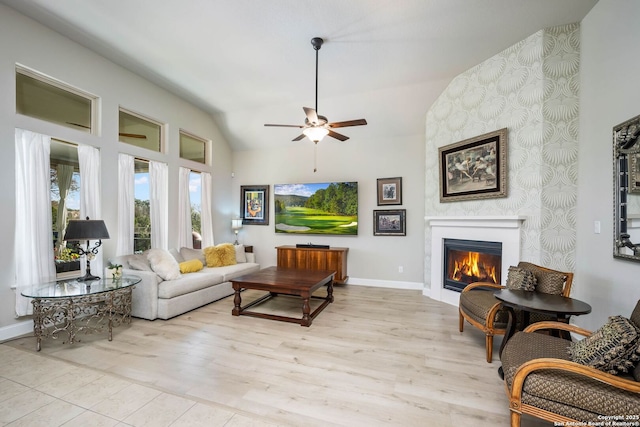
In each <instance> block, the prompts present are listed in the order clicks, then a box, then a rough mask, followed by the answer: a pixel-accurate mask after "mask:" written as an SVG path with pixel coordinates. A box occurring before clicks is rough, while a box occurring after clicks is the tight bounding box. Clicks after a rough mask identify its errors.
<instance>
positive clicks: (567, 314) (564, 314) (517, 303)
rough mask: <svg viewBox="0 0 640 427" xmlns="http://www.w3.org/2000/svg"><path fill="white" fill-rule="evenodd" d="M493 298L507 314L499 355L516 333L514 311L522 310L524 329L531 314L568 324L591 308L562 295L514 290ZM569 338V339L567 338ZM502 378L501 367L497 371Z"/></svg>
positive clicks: (503, 291)
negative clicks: (546, 316) (544, 315)
mask: <svg viewBox="0 0 640 427" xmlns="http://www.w3.org/2000/svg"><path fill="white" fill-rule="evenodd" d="M494 296H495V297H496V298H497V299H498V300H500V301H501V302H502V306H503V307H504V308H505V309H506V311H507V313H508V314H509V321H508V322H507V331H506V333H505V335H504V338H503V339H502V344H501V345H500V354H502V349H503V348H504V346H505V344H506V343H507V341H509V338H511V337H512V336H513V334H515V333H516V321H515V311H514V310H515V309H519V310H522V312H523V315H524V322H523V323H524V327H526V326H528V325H529V314H530V313H531V312H536V313H542V314H547V315H550V316H553V317H555V318H556V319H557V320H558V321H560V322H564V323H569V319H570V318H571V316H578V315H581V314H588V313H591V306H590V305H589V304H587V303H586V302H584V301H580V300H577V299H574V298H569V297H565V296H562V295H552V294H543V293H541V292H535V291H534V292H531V291H522V290H514V289H501V290H499V291H496V292H495V293H494ZM567 338H570V337H567ZM499 372H500V374H501V375H500V376H501V377H502V367H500V369H499Z"/></svg>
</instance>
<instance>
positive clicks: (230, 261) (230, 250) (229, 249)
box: [204, 243, 236, 267]
mask: <svg viewBox="0 0 640 427" xmlns="http://www.w3.org/2000/svg"><path fill="white" fill-rule="evenodd" d="M204 257H205V259H206V260H207V267H224V266H225V265H235V264H236V250H235V248H234V247H233V245H232V244H231V243H222V244H220V245H217V246H209V247H208V248H204Z"/></svg>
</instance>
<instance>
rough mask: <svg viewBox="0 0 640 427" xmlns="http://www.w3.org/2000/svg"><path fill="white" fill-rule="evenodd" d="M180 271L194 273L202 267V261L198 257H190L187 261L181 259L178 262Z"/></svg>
mask: <svg viewBox="0 0 640 427" xmlns="http://www.w3.org/2000/svg"><path fill="white" fill-rule="evenodd" d="M179 265H180V273H183V274H184V273H195V272H196V271H200V270H202V269H203V268H204V266H203V265H202V262H201V261H200V260H199V259H192V260H189V261H183V262H181V263H180V264H179Z"/></svg>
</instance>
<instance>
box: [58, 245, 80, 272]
mask: <svg viewBox="0 0 640 427" xmlns="http://www.w3.org/2000/svg"><path fill="white" fill-rule="evenodd" d="M55 262H56V273H64V272H67V271H76V270H80V255H78V253H77V252H74V251H73V249H71V248H62V249H61V250H60V251H58V254H57V255H56V257H55Z"/></svg>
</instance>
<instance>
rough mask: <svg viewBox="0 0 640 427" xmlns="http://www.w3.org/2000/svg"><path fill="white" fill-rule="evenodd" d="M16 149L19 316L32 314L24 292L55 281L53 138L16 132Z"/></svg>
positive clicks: (17, 310)
mask: <svg viewBox="0 0 640 427" xmlns="http://www.w3.org/2000/svg"><path fill="white" fill-rule="evenodd" d="M15 149H16V162H15V163H16V205H15V209H16V234H15V238H14V242H15V258H16V315H17V316H26V315H30V314H33V307H32V305H31V302H30V299H29V298H25V297H23V296H22V295H20V292H22V290H24V289H25V288H27V287H29V286H32V285H36V284H39V283H46V282H50V281H52V280H55V277H56V268H55V263H54V260H53V259H54V258H53V234H52V230H51V221H52V220H51V179H50V174H49V170H50V150H51V138H50V137H49V136H46V135H41V134H37V133H34V132H30V131H27V130H23V129H16V131H15Z"/></svg>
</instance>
